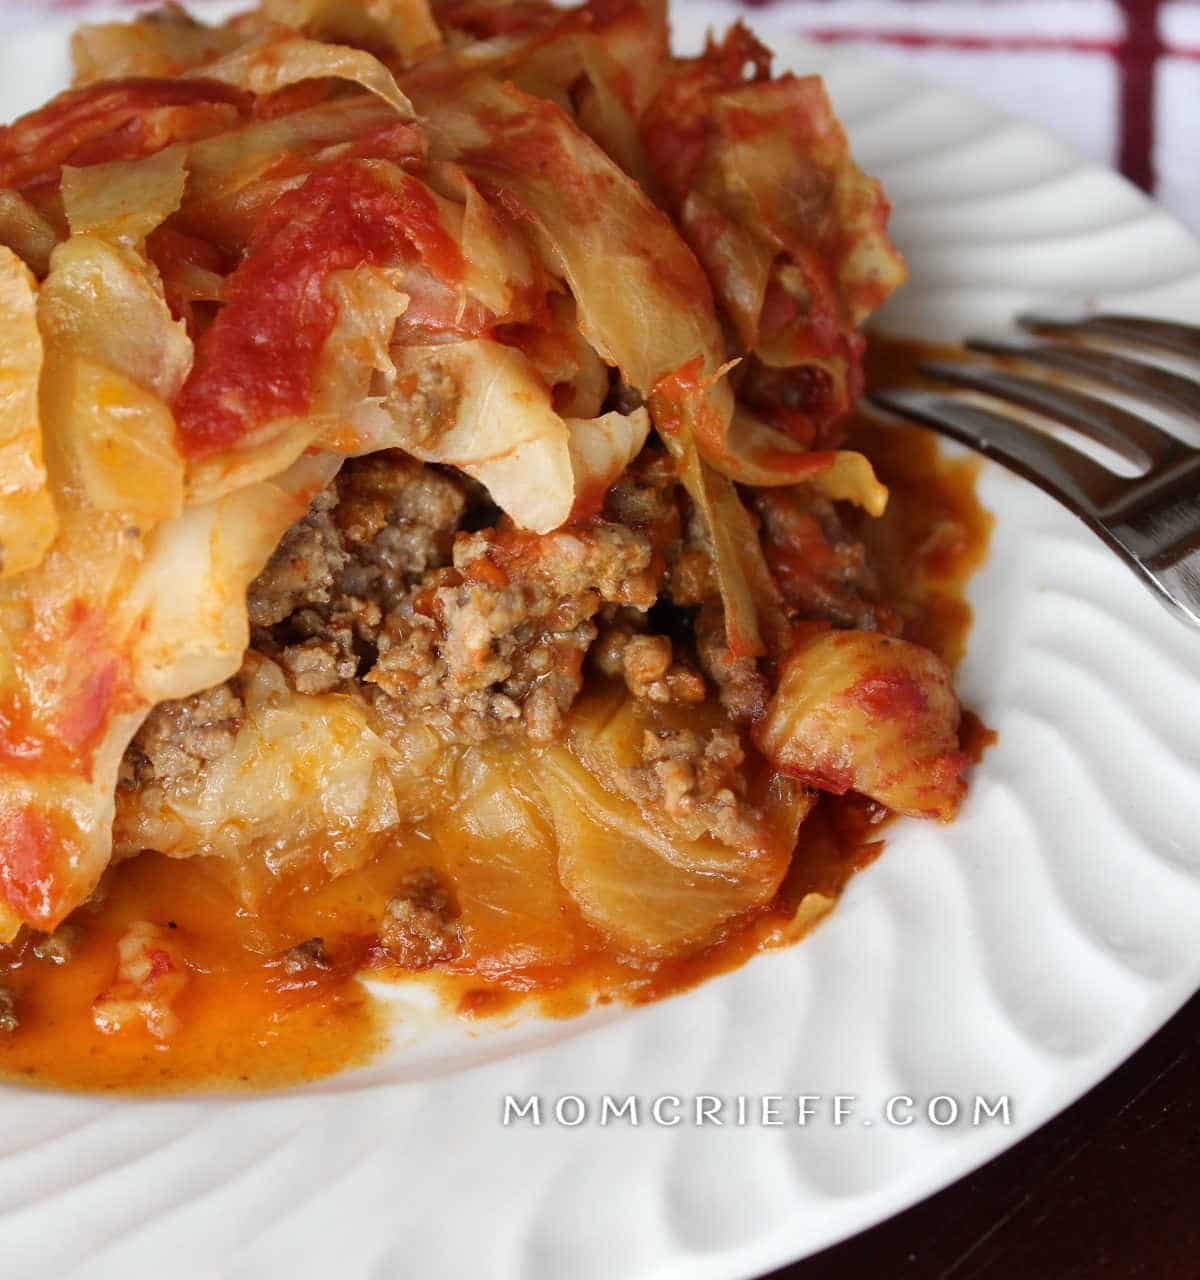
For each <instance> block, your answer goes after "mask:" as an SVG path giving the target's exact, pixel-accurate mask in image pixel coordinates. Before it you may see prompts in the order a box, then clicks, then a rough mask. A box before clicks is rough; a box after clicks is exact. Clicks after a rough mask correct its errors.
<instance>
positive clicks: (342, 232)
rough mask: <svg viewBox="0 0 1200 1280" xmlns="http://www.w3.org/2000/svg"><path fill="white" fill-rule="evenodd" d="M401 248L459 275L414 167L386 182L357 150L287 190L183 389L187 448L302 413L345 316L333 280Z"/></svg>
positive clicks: (231, 284) (215, 444)
mask: <svg viewBox="0 0 1200 1280" xmlns="http://www.w3.org/2000/svg"><path fill="white" fill-rule="evenodd" d="M405 253H407V254H408V255H409V256H410V257H411V258H412V259H413V260H415V261H419V262H421V263H422V264H423V265H424V266H425V267H427V268H428V269H429V270H430V271H431V272H432V273H433V274H434V275H436V276H437V277H438V278H439V279H441V280H442V281H444V282H445V283H447V284H452V285H453V284H457V283H458V282H459V281H460V280H461V279H462V275H463V270H464V263H463V260H462V255H461V253H460V252H459V249H458V246H457V244H456V243H455V242H454V240H453V239H452V238H451V237H450V235H449V233H448V232H447V231H446V229H445V228H444V227H443V226H442V221H441V215H440V213H439V210H438V207H437V204H436V202H435V201H434V199H433V196H432V195H431V194H430V192H429V190H428V188H427V187H425V186H424V185H423V184H422V183H420V182H418V181H417V180H416V179H414V178H412V177H411V176H409V175H408V174H404V173H398V174H397V175H396V178H395V181H394V182H391V183H385V182H384V181H383V180H382V179H380V178H379V177H378V176H376V175H375V174H374V173H373V172H372V171H371V170H370V169H368V168H366V167H365V166H364V165H363V164H361V163H358V162H356V161H353V160H352V161H347V162H345V163H342V164H338V165H335V166H333V167H331V168H329V169H326V170H322V171H320V172H318V173H315V174H313V175H312V176H311V177H309V178H308V180H307V181H306V182H305V183H304V185H303V186H301V187H300V188H298V189H297V190H296V191H293V192H290V193H288V194H287V195H285V196H283V197H282V198H281V199H280V200H279V201H278V202H277V203H276V205H275V206H274V208H273V209H272V210H271V212H270V214H269V215H268V217H267V219H266V220H265V225H264V226H263V227H262V228H261V229H260V230H259V231H258V233H257V234H256V236H255V239H254V242H253V243H252V244H251V246H250V252H249V254H248V255H247V257H246V260H245V261H244V262H243V263H242V264H241V266H239V267H238V269H237V270H236V271H235V272H234V273H233V275H232V276H231V277H230V279H229V281H228V283H227V285H226V303H225V306H224V307H223V308H222V309H221V312H220V314H219V315H218V316H217V318H216V319H215V320H214V321H213V323H212V325H211V326H210V327H209V328H208V329H207V330H206V331H205V333H204V335H203V336H202V337H201V339H200V341H199V343H198V344H197V346H196V366H195V368H194V369H193V371H192V373H191V375H190V376H189V378H188V380H187V382H186V383H185V384H184V386H183V389H182V390H181V391H180V393H179V395H178V397H176V401H175V406H174V408H175V416H176V421H177V423H178V426H179V434H180V439H181V441H182V443H183V447H184V451H185V453H187V454H188V455H189V456H191V457H202V456H204V455H206V454H211V453H214V452H216V451H218V450H220V449H224V448H228V447H230V446H231V445H235V444H237V442H238V441H239V440H241V439H242V438H243V437H244V436H246V435H247V434H248V433H249V432H251V431H253V430H254V428H255V427H257V426H259V425H261V424H262V423H265V422H269V421H271V420H272V419H276V418H284V417H289V416H298V415H301V414H303V413H304V412H305V411H306V410H307V409H308V407H309V404H310V401H311V398H312V387H313V383H314V377H315V372H316V368H317V364H318V362H319V360H320V358H321V353H322V351H323V350H324V347H325V344H326V341H327V340H328V338H329V335H330V334H331V333H332V332H333V328H334V325H335V324H336V323H337V318H338V308H337V304H336V302H335V301H334V300H333V299H332V298H330V297H328V296H327V294H326V292H325V287H324V286H325V282H326V281H327V280H328V278H329V276H330V275H331V274H332V273H333V272H335V271H344V270H349V269H352V268H355V267H360V266H363V265H379V264H381V263H390V262H393V261H395V259H396V257H397V256H398V255H403V254H405Z"/></svg>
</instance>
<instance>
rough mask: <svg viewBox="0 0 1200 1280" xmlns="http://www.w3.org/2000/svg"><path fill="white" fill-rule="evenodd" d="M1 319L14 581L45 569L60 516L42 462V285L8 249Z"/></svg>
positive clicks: (4, 572)
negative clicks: (33, 570) (39, 313)
mask: <svg viewBox="0 0 1200 1280" xmlns="http://www.w3.org/2000/svg"><path fill="white" fill-rule="evenodd" d="M0 314H2V315H3V317H4V320H3V324H0V577H4V578H10V577H12V576H13V575H15V574H18V573H23V572H24V571H25V570H26V569H31V568H34V567H35V566H36V565H38V564H40V563H41V561H42V557H43V556H44V555H45V554H46V551H47V549H48V548H49V546H50V544H51V543H52V542H53V541H54V535H55V534H56V533H57V532H58V516H57V514H56V513H55V510H54V501H53V499H52V498H51V496H50V490H49V487H48V486H47V483H46V468H45V465H44V463H43V460H42V423H41V415H40V411H39V409H38V384H39V381H40V378H41V372H42V337H41V334H40V333H39V332H38V325H37V284H36V282H35V281H34V279H33V276H32V275H30V273H29V269H28V268H27V267H26V266H25V264H24V263H23V262H22V261H21V260H20V258H18V257H17V255H16V254H15V253H13V252H12V251H11V250H8V249H3V248H0Z"/></svg>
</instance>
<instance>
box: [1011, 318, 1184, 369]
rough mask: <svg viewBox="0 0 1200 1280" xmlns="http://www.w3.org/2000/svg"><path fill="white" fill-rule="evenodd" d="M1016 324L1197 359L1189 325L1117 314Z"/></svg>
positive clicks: (1033, 330)
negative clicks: (1080, 334)
mask: <svg viewBox="0 0 1200 1280" xmlns="http://www.w3.org/2000/svg"><path fill="white" fill-rule="evenodd" d="M1017 324H1019V325H1020V326H1021V328H1022V329H1025V330H1027V331H1028V332H1030V333H1050V334H1073V333H1082V334H1095V335H1097V336H1099V337H1104V338H1121V339H1123V340H1124V341H1126V342H1132V343H1135V344H1136V345H1137V346H1142V347H1151V348H1156V349H1157V350H1159V351H1169V352H1171V353H1173V354H1174V355H1180V356H1191V357H1193V358H1194V359H1200V329H1198V328H1196V327H1195V326H1193V325H1189V324H1174V323H1171V322H1168V321H1166V320H1151V319H1149V318H1148V317H1146V316H1116V315H1094V316H1075V317H1071V318H1067V319H1064V318H1061V317H1055V316H1039V315H1021V316H1018V317H1017Z"/></svg>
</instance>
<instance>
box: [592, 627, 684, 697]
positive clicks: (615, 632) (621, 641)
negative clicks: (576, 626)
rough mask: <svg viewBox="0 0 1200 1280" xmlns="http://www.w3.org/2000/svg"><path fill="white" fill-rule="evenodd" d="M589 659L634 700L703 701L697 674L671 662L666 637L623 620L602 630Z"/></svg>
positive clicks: (668, 638) (671, 651)
mask: <svg viewBox="0 0 1200 1280" xmlns="http://www.w3.org/2000/svg"><path fill="white" fill-rule="evenodd" d="M643 625H644V624H643ZM591 660H592V664H593V666H594V667H595V668H596V669H597V670H598V671H599V672H600V673H601V674H602V675H606V676H610V677H617V678H620V679H623V680H624V681H625V687H626V688H627V689H628V690H629V692H630V693H631V694H633V696H634V697H635V698H645V699H646V700H647V701H649V702H659V703H667V702H703V701H704V698H705V696H706V693H707V689H706V687H705V684H704V678H703V677H702V676H701V675H700V673H699V672H698V671H696V670H695V669H694V668H693V667H692V666H690V665H689V664H688V663H686V662H676V661H675V655H674V646H673V645H672V643H671V638H670V637H669V636H664V635H655V634H648V633H646V632H645V631H643V630H642V629H641V627H638V626H636V625H631V624H630V623H629V622H627V621H625V620H623V619H619V620H616V621H614V622H612V623H610V624H609V625H608V626H606V627H605V628H604V629H603V630H602V632H601V634H600V638H599V639H598V640H597V641H596V644H595V646H594V647H593V649H592V653H591Z"/></svg>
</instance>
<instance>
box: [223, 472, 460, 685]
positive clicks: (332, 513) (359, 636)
mask: <svg viewBox="0 0 1200 1280" xmlns="http://www.w3.org/2000/svg"><path fill="white" fill-rule="evenodd" d="M467 501H468V500H467V487H466V485H465V484H463V483H462V482H460V481H459V480H458V479H457V478H455V477H454V476H451V475H448V474H446V473H443V472H441V471H438V470H436V469H435V468H432V467H426V466H423V465H422V464H421V463H419V462H416V461H414V460H413V459H412V458H409V457H408V456H407V455H405V454H403V453H400V452H398V451H396V450H391V451H387V452H384V453H378V454H372V455H370V456H369V457H366V458H359V459H356V460H354V461H352V462H350V463H348V464H347V465H346V466H345V467H344V468H343V469H342V471H341V473H340V474H339V476H338V478H337V481H336V482H335V484H334V485H333V486H331V487H330V488H328V489H326V490H325V491H324V492H323V493H322V494H320V495H319V496H318V497H317V498H316V500H315V501H314V502H313V504H312V507H311V508H310V510H309V513H308V515H307V516H305V518H304V519H303V520H301V521H299V522H298V523H297V524H295V525H293V526H292V528H291V529H290V530H289V531H288V533H287V534H286V535H285V537H284V539H283V541H282V542H281V543H280V546H279V548H278V550H277V551H276V552H275V554H274V555H273V556H272V557H271V561H270V563H269V564H268V565H267V567H266V568H265V569H264V570H263V572H262V573H261V574H260V575H259V576H258V578H257V579H256V580H255V582H254V583H253V584H252V585H251V587H250V591H249V593H248V596H247V600H248V603H249V608H250V621H251V624H252V625H253V626H254V627H255V629H256V630H255V633H254V642H255V644H256V645H257V646H258V647H259V648H261V649H263V650H264V651H265V652H267V653H269V654H270V655H271V656H272V657H273V658H274V659H275V660H276V661H277V662H278V663H279V665H280V666H281V667H282V668H283V669H284V671H286V672H287V673H288V676H289V678H290V679H291V682H292V684H293V686H294V688H295V689H296V690H297V691H298V692H300V693H327V692H329V691H330V690H331V689H335V688H337V687H338V686H339V685H341V684H342V683H343V682H345V681H347V680H352V679H354V677H355V676H357V675H359V674H361V672H362V668H363V665H364V662H366V661H368V660H369V659H370V658H371V657H372V656H373V650H374V647H375V641H376V634H377V632H378V629H379V626H380V623H381V622H382V620H383V617H384V615H385V614H386V613H387V612H388V610H389V609H391V608H393V607H394V606H395V605H396V604H397V603H398V602H399V601H400V600H401V599H402V598H403V596H404V595H405V593H406V592H408V591H409V590H410V588H412V587H413V585H414V584H416V583H417V582H419V581H420V580H421V578H422V577H423V576H424V575H425V574H426V573H428V572H429V571H430V570H432V569H436V568H439V567H441V566H444V565H447V564H449V562H450V554H451V548H452V545H453V540H454V534H455V532H456V530H457V529H458V526H459V524H460V523H461V521H462V518H463V515H464V513H465V512H466V509H467Z"/></svg>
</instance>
